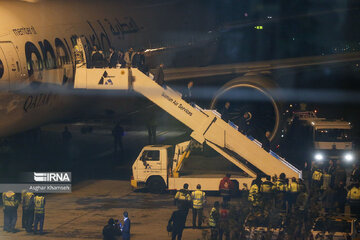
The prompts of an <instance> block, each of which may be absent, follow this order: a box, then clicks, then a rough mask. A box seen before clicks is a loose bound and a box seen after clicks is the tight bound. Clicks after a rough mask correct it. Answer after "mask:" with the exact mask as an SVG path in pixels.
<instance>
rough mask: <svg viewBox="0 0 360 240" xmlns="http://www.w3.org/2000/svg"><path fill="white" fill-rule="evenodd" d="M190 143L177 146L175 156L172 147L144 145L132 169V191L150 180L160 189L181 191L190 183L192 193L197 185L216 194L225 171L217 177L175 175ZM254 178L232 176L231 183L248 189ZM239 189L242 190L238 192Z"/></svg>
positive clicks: (145, 184) (214, 175)
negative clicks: (156, 183)
mask: <svg viewBox="0 0 360 240" xmlns="http://www.w3.org/2000/svg"><path fill="white" fill-rule="evenodd" d="M188 145H189V141H187V142H184V143H180V144H178V145H176V147H175V154H173V156H171V154H172V146H171V145H149V146H145V147H144V148H143V149H142V150H141V152H140V154H139V156H138V157H137V158H136V160H135V162H134V164H133V166H132V171H133V177H132V180H131V185H132V187H134V188H142V187H146V186H147V187H149V185H151V183H150V182H151V181H152V180H154V179H157V180H161V181H157V182H158V183H160V184H161V182H162V183H163V184H164V186H161V188H162V190H165V189H167V190H179V189H181V188H183V185H184V184H185V183H187V184H189V189H190V190H195V189H196V186H197V185H198V184H200V185H201V188H202V190H205V191H218V190H219V183H220V181H221V179H222V178H223V177H224V176H225V173H226V172H218V173H217V174H211V173H210V174H206V173H205V174H204V173H199V174H196V173H195V174H191V175H186V176H181V175H179V176H175V174H174V173H175V171H176V169H177V168H178V167H181V166H180V165H181V164H182V160H183V159H181V158H182V156H183V154H186V149H187V146H188ZM253 179H254V178H252V177H250V176H237V175H232V177H231V180H233V181H235V182H237V183H238V184H236V185H238V186H239V187H242V186H243V184H244V183H245V184H247V185H248V186H250V183H251V181H252V180H253ZM239 190H241V189H239Z"/></svg>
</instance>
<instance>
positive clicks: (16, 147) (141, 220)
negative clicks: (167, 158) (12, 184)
mask: <svg viewBox="0 0 360 240" xmlns="http://www.w3.org/2000/svg"><path fill="white" fill-rule="evenodd" d="M68 127H69V130H70V132H71V133H72V136H73V138H72V140H71V145H70V147H69V148H68V149H64V148H63V147H62V146H61V132H62V131H63V128H64V125H63V124H57V125H49V126H46V127H43V128H42V129H41V133H40V137H38V139H37V140H33V139H32V138H33V137H32V135H31V134H30V140H29V135H25V136H18V137H16V138H14V139H10V140H9V144H8V150H6V151H4V149H3V151H1V152H0V157H1V158H2V163H1V164H2V171H3V172H4V173H5V170H7V171H6V173H5V175H6V176H7V177H10V178H11V176H12V175H13V174H16V173H17V172H22V171H39V170H41V171H45V170H46V171H61V170H65V171H71V172H72V176H73V189H72V193H70V194H47V195H46V207H45V224H44V231H45V234H44V235H41V236H40V235H33V234H29V233H26V231H25V230H24V229H22V228H21V217H22V207H21V205H20V206H19V208H18V220H17V224H16V229H17V231H18V232H17V233H7V232H4V231H3V230H2V228H3V217H2V213H0V239H1V240H3V239H9V240H15V239H102V229H103V227H104V226H105V225H106V223H107V221H108V219H109V218H114V219H119V220H120V221H122V220H123V219H122V213H123V212H124V211H125V210H126V211H128V212H129V217H130V219H131V222H132V225H131V239H135V240H136V239H138V240H143V239H169V238H170V236H169V235H168V233H167V231H166V226H167V222H168V220H169V218H170V216H171V214H172V212H173V211H174V210H176V207H175V206H174V202H173V195H171V194H170V193H165V194H161V195H157V194H150V193H147V192H145V191H137V192H134V191H133V190H132V189H131V186H130V181H129V179H130V176H131V170H130V169H131V164H132V162H133V161H134V160H135V158H136V157H137V155H138V154H139V151H140V150H141V149H142V147H143V146H144V145H147V144H148V138H147V137H148V136H147V131H146V128H145V127H144V126H143V127H138V128H137V129H134V128H132V127H128V126H124V128H125V131H126V132H125V136H124V137H123V142H124V149H125V151H124V154H122V155H116V154H114V147H113V138H112V136H111V130H112V127H113V124H95V125H92V128H93V130H92V132H90V133H82V127H83V125H82V124H81V123H79V124H72V125H68ZM171 129H172V130H171V131H169V128H166V127H160V128H158V132H157V136H158V137H157V139H158V143H164V144H175V143H179V142H181V141H184V140H187V137H186V136H184V135H186V134H184V133H185V132H186V129H184V128H183V126H177V127H175V128H174V127H173V126H172V128H171ZM174 129H176V130H174ZM216 200H220V197H216V196H215V197H209V198H208V204H209V207H208V208H206V209H205V211H204V214H205V216H208V214H209V211H210V209H211V208H210V206H212V204H213V202H214V201H216ZM191 221H192V214H191V211H190V212H189V215H188V218H187V225H186V226H191V224H192V222H191ZM203 226H205V227H207V221H205V223H204V225H203ZM206 232H207V233H208V234H209V233H210V230H209V229H205V230H200V229H192V228H187V229H185V231H184V234H183V239H194V240H195V239H202V235H203V234H204V233H206ZM119 239H121V237H120V238H119Z"/></svg>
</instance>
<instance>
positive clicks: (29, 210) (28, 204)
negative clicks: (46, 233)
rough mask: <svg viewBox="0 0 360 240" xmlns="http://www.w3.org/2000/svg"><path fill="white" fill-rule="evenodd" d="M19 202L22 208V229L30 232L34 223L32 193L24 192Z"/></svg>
mask: <svg viewBox="0 0 360 240" xmlns="http://www.w3.org/2000/svg"><path fill="white" fill-rule="evenodd" d="M21 202H22V208H23V215H22V223H23V228H25V229H26V231H27V232H31V231H32V225H33V223H34V193H32V192H28V191H25V192H24V193H23V194H22V198H21Z"/></svg>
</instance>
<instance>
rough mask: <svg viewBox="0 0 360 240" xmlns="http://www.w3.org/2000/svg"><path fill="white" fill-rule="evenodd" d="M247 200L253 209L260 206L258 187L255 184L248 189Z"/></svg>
mask: <svg viewBox="0 0 360 240" xmlns="http://www.w3.org/2000/svg"><path fill="white" fill-rule="evenodd" d="M248 200H249V201H250V202H251V205H252V206H253V207H258V206H260V203H261V202H260V192H259V186H258V185H257V184H253V185H251V187H250V190H249V196H248Z"/></svg>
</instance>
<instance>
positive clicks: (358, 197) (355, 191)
mask: <svg viewBox="0 0 360 240" xmlns="http://www.w3.org/2000/svg"><path fill="white" fill-rule="evenodd" d="M347 198H348V199H349V200H350V201H360V188H357V187H353V188H352V189H351V190H350V191H349V193H348V195H347Z"/></svg>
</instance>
